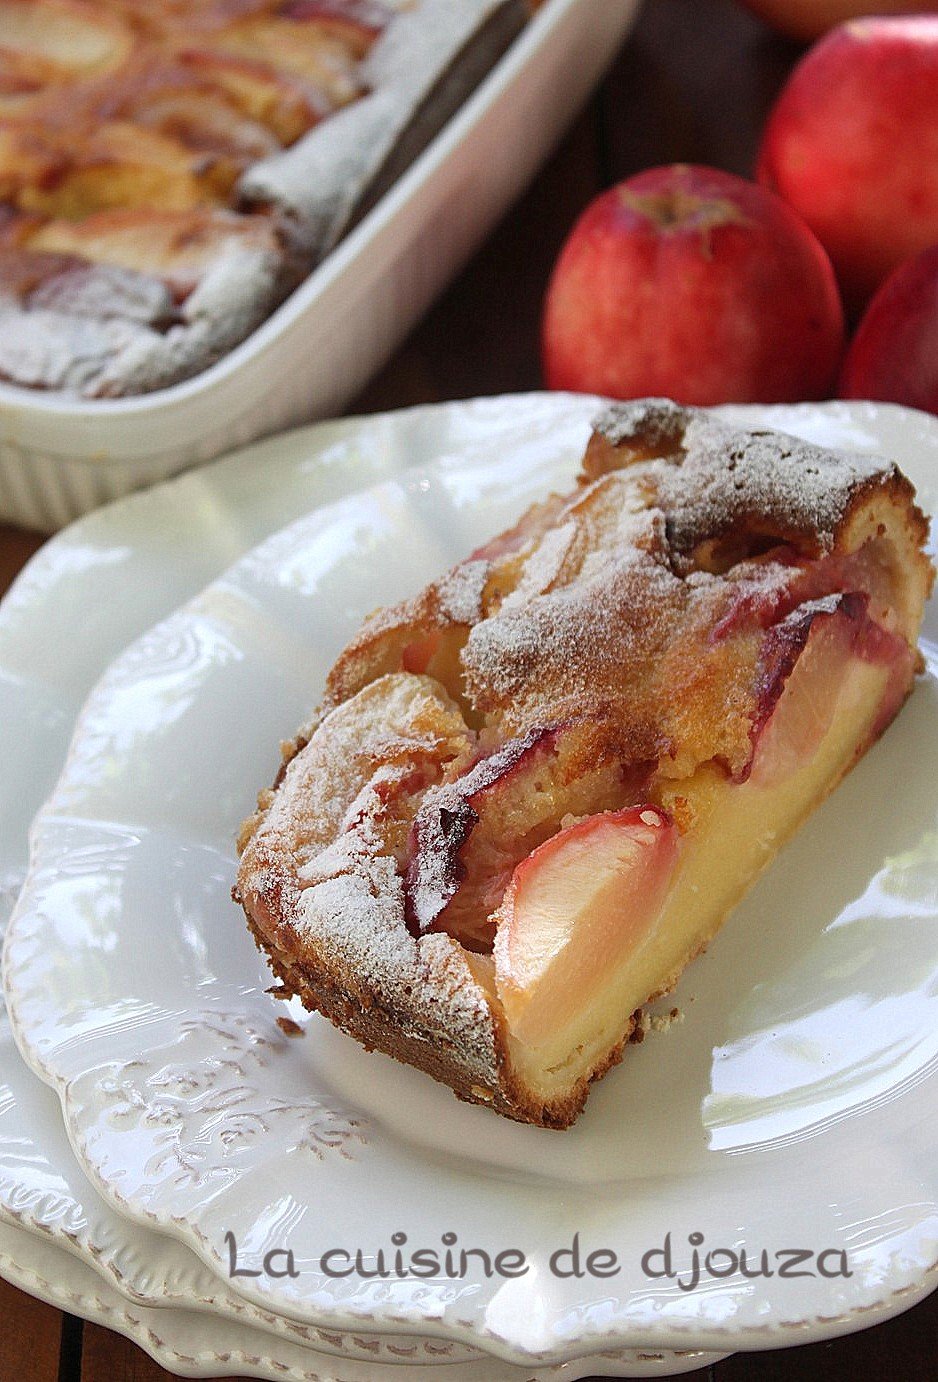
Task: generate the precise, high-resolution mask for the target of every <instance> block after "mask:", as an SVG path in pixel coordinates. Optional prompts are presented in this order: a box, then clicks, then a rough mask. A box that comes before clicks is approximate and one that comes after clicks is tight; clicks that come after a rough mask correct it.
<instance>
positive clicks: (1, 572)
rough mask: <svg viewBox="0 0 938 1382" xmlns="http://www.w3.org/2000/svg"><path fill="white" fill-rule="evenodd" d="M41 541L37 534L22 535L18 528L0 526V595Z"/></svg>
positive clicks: (39, 545) (40, 544)
mask: <svg viewBox="0 0 938 1382" xmlns="http://www.w3.org/2000/svg"><path fill="white" fill-rule="evenodd" d="M43 541H44V539H43V538H42V536H41V535H40V534H39V533H24V532H23V531H22V530H21V529H20V528H10V527H8V526H6V525H5V524H0V595H2V594H3V593H4V591H5V590H6V589H7V588H8V586H9V585H10V582H11V581H12V580H13V577H14V576H15V575H16V574H17V572H18V571H19V570H20V568H21V567H22V566H24V565H25V564H26V562H27V561H28V560H29V558H30V557H31V556H32V554H33V552H35V551H36V550H37V549H38V548H39V547H41V546H42V544H43Z"/></svg>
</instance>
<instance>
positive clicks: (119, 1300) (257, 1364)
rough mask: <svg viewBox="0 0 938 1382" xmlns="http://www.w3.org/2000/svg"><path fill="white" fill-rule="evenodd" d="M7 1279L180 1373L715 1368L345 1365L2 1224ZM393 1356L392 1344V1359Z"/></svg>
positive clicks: (283, 1377) (1, 1259)
mask: <svg viewBox="0 0 938 1382" xmlns="http://www.w3.org/2000/svg"><path fill="white" fill-rule="evenodd" d="M0 1276H3V1277H5V1278H6V1280H7V1281H11V1282H13V1284H14V1285H16V1286H19V1287H21V1288H22V1290H24V1291H28V1292H29V1293H30V1295H33V1296H38V1297H39V1298H40V1300H44V1301H47V1302H48V1303H49V1304H50V1305H55V1306H58V1308H59V1309H60V1310H67V1311H69V1312H70V1313H71V1314H73V1315H80V1316H81V1317H82V1318H83V1319H86V1320H93V1321H94V1323H95V1324H101V1325H104V1326H105V1328H107V1329H113V1330H116V1332H117V1333H118V1334H124V1335H126V1336H127V1338H128V1339H132V1340H133V1341H134V1343H136V1344H139V1345H140V1347H141V1348H142V1349H145V1351H146V1352H147V1353H149V1355H150V1357H151V1358H154V1359H155V1360H156V1361H157V1362H158V1363H160V1364H161V1365H162V1366H163V1367H164V1368H167V1369H168V1370H169V1371H170V1372H172V1373H173V1375H174V1376H175V1375H181V1376H183V1377H218V1375H219V1374H220V1373H223V1374H224V1375H225V1376H226V1377H228V1376H231V1375H232V1374H235V1375H237V1376H243V1377H261V1378H266V1379H269V1382H513V1380H514V1382H567V1379H569V1382H573V1380H574V1379H575V1378H582V1377H622V1376H629V1377H661V1376H665V1377H666V1376H670V1375H671V1374H673V1373H680V1372H686V1371H689V1370H691V1369H695V1368H699V1367H703V1366H705V1365H706V1364H707V1363H708V1362H713V1361H715V1359H714V1356H713V1355H707V1354H692V1353H688V1354H683V1355H679V1356H677V1357H675V1356H674V1355H669V1354H662V1353H658V1354H653V1353H652V1354H640V1353H637V1354H636V1355H635V1356H634V1359H633V1361H632V1362H631V1363H630V1364H629V1366H630V1371H629V1372H628V1373H623V1372H622V1371H621V1370H620V1369H621V1367H622V1362H621V1358H620V1357H619V1355H617V1354H608V1355H607V1354H599V1355H597V1356H596V1357H595V1358H587V1359H582V1360H580V1361H578V1362H571V1363H562V1364H559V1365H558V1366H557V1367H554V1368H541V1369H538V1370H537V1371H536V1372H532V1371H531V1370H530V1368H524V1369H520V1368H512V1367H511V1366H510V1365H508V1364H505V1363H496V1362H494V1361H493V1360H492V1359H485V1358H480V1359H477V1360H472V1359H470V1360H467V1361H465V1362H460V1363H450V1364H446V1363H440V1362H439V1361H436V1362H434V1361H433V1358H432V1341H427V1342H426V1343H422V1344H420V1345H415V1346H414V1348H406V1347H405V1348H401V1349H400V1350H399V1353H400V1355H401V1356H400V1357H399V1358H398V1359H397V1360H396V1362H377V1361H376V1360H375V1358H373V1357H372V1358H367V1359H364V1360H363V1361H360V1362H354V1361H352V1360H350V1359H342V1360H341V1361H340V1360H338V1359H336V1358H334V1357H330V1356H329V1355H328V1354H324V1353H317V1352H315V1351H314V1350H312V1349H308V1348H301V1347H299V1346H298V1345H296V1344H290V1343H286V1342H284V1341H282V1340H280V1341H276V1342H275V1341H273V1340H271V1339H269V1338H265V1337H264V1336H263V1335H259V1334H257V1333H256V1332H255V1331H254V1330H253V1329H250V1328H248V1327H247V1326H245V1325H242V1324H233V1323H232V1322H231V1321H230V1320H222V1321H219V1320H216V1319H213V1318H212V1317H211V1316H208V1315H204V1314H199V1313H197V1312H193V1311H185V1310H154V1309H149V1308H147V1307H146V1306H142V1305H139V1304H138V1305H132V1304H129V1303H128V1302H127V1301H126V1300H125V1299H124V1298H123V1297H122V1296H120V1295H118V1293H117V1292H116V1291H115V1290H114V1289H113V1288H112V1287H109V1286H107V1285H106V1284H105V1283H104V1282H102V1281H101V1280H100V1278H98V1277H97V1276H95V1274H94V1272H93V1271H92V1270H91V1268H90V1267H88V1266H86V1265H85V1264H84V1263H82V1262H80V1261H78V1260H77V1259H76V1258H74V1257H68V1256H66V1255H65V1253H63V1252H62V1250H61V1249H60V1248H57V1247H56V1246H55V1245H54V1244H53V1243H49V1242H43V1241H42V1240H41V1239H40V1238H36V1237H34V1236H33V1235H31V1234H28V1233H24V1232H23V1231H22V1230H21V1229H18V1228H16V1227H13V1226H12V1225H10V1224H7V1223H4V1222H0ZM418 1347H419V1348H420V1349H421V1350H422V1351H423V1355H424V1356H423V1359H422V1360H419V1361H414V1359H413V1357H412V1356H408V1355H413V1353H414V1352H415V1351H416V1348H418ZM393 1351H394V1346H393V1343H392V1344H391V1345H390V1346H389V1348H388V1349H387V1350H386V1352H387V1353H388V1354H390V1353H393Z"/></svg>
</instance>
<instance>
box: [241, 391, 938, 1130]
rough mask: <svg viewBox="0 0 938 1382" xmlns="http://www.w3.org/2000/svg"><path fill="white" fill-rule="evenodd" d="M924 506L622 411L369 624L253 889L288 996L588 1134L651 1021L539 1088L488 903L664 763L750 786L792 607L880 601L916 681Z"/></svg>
mask: <svg viewBox="0 0 938 1382" xmlns="http://www.w3.org/2000/svg"><path fill="white" fill-rule="evenodd" d="M913 500H914V495H913V490H912V487H911V485H910V484H909V482H908V481H907V480H906V478H905V477H904V476H903V475H902V474H901V473H900V472H899V471H898V469H897V468H896V467H895V466H894V465H892V464H891V463H889V462H887V461H883V460H881V459H878V458H868V457H857V456H845V455H838V454H834V453H827V452H823V451H820V450H818V449H816V448H813V447H809V446H807V445H806V444H803V443H801V442H796V441H795V440H794V439H792V438H789V437H782V436H779V435H776V434H769V433H765V432H757V433H747V432H742V431H739V430H738V429H730V428H727V427H726V426H724V425H723V424H721V423H719V422H716V421H715V420H714V419H712V418H711V417H710V416H709V415H706V414H703V413H699V412H690V411H688V410H685V409H680V408H677V407H675V406H674V405H671V404H667V403H665V402H662V401H660V400H652V401H649V402H645V403H640V404H635V405H624V406H622V407H621V408H618V409H616V410H614V411H613V412H612V413H611V414H609V415H607V416H606V417H605V418H604V419H601V421H600V423H599V426H598V429H597V433H596V435H595V436H594V438H593V440H592V441H591V443H590V447H589V449H588V452H587V456H586V460H585V465H584V474H583V476H582V478H581V481H580V484H579V487H578V489H577V490H576V491H575V492H574V493H573V494H572V495H570V496H568V497H567V498H558V497H554V498H552V499H551V500H549V501H548V502H547V503H546V504H544V505H539V506H536V507H535V508H534V509H532V510H531V511H530V512H529V514H528V515H526V516H525V517H524V518H523V519H522V520H521V522H520V523H519V524H518V525H516V527H515V528H514V529H512V530H510V532H509V533H507V534H505V535H503V537H502V538H496V539H495V540H493V541H492V542H491V543H489V544H486V546H485V547H484V548H482V549H480V551H478V552H476V553H474V554H473V556H472V557H470V558H469V559H468V560H467V561H466V562H463V563H461V564H460V565H459V566H457V567H456V568H454V570H453V571H452V572H450V573H448V575H447V576H445V577H443V578H442V579H441V580H440V581H437V582H435V583H434V584H433V585H432V586H430V587H429V588H428V589H427V590H425V591H423V592H422V593H421V594H420V595H418V596H417V597H416V598H415V599H414V600H412V601H409V602H406V603H405V604H403V605H400V606H398V607H396V608H394V609H392V610H389V611H381V612H379V613H378V614H376V615H374V616H372V617H371V619H369V620H368V621H366V624H365V626H364V628H363V630H362V632H361V634H360V635H359V636H358V637H357V638H356V639H354V640H353V642H352V644H351V645H350V646H349V648H348V649H346V651H345V652H344V653H343V654H342V655H341V656H340V658H339V659H338V661H337V663H336V665H335V667H334V668H333V670H332V672H331V673H330V676H329V679H328V682H327V690H326V699H325V702H324V706H323V709H322V712H321V714H320V715H319V716H318V717H317V720H316V721H315V724H314V726H313V727H310V728H309V729H308V730H306V731H304V732H303V733H302V734H301V735H299V736H298V737H297V739H296V740H293V741H291V742H290V743H289V744H288V745H286V746H285V747H284V761H283V765H282V767H281V770H280V772H279V774H278V777H277V782H276V784H275V789H274V790H273V791H272V792H267V793H265V794H263V795H262V798H261V801H260V809H259V811H258V813H257V815H256V816H255V817H253V818H252V819H251V821H250V822H249V823H248V825H247V827H246V829H245V832H244V835H243V839H242V842H241V843H242V846H243V849H244V853H243V858H242V863H241V869H240V872H239V879H238V888H237V896H238V899H239V900H240V901H241V903H242V905H243V907H244V909H245V912H246V913H247V916H248V920H249V924H250V926H251V929H252V931H253V933H254V935H255V938H256V939H257V941H258V944H259V945H261V946H262V947H263V948H264V949H266V950H267V952H268V953H269V954H270V956H271V958H272V962H273V964H274V967H275V970H276V972H277V974H278V976H279V977H280V979H281V981H282V983H283V985H284V988H285V990H286V991H288V992H290V993H296V994H298V995H299V996H300V998H301V999H302V1001H303V1002H304V1003H306V1004H307V1005H308V1006H311V1007H315V1008H317V1009H318V1010H320V1011H321V1012H323V1013H325V1015H326V1016H328V1017H329V1018H330V1019H331V1020H332V1021H334V1022H336V1024H337V1025H339V1026H341V1027H342V1028H343V1029H344V1030H346V1031H348V1032H350V1033H351V1034H352V1035H353V1036H355V1037H357V1038H358V1039H359V1040H360V1041H362V1042H363V1043H364V1044H366V1045H367V1046H369V1047H375V1048H378V1049H380V1050H383V1051H385V1052H387V1053H388V1054H390V1055H393V1056H396V1057H397V1058H398V1059H401V1060H404V1061H406V1062H408V1063H409V1064H413V1065H416V1066H418V1067H419V1068H420V1069H422V1070H425V1071H427V1072H428V1073H430V1074H431V1075H433V1076H434V1077H435V1078H437V1079H440V1080H443V1081H444V1082H445V1083H447V1084H449V1085H450V1086H451V1087H452V1088H453V1089H454V1090H455V1091H456V1092H457V1094H458V1095H459V1096H460V1097H461V1098H465V1099H469V1100H472V1101H475V1102H482V1103H488V1104H489V1105H490V1106H492V1107H493V1108H495V1109H496V1110H497V1111H498V1112H501V1113H504V1114H506V1115H508V1116H509V1117H513V1118H518V1119H521V1120H522V1121H526V1122H532V1123H536V1124H538V1125H541V1126H549V1127H565V1126H567V1125H568V1124H569V1123H570V1122H572V1121H573V1119H574V1118H575V1117H576V1115H577V1114H578V1112H579V1111H580V1109H581V1108H582V1106H583V1103H584V1102H585V1099H586V1096H587V1093H588V1087H589V1081H590V1080H591V1079H595V1078H599V1076H600V1075H601V1074H603V1073H604V1071H605V1070H606V1069H608V1068H609V1066H610V1065H611V1064H614V1063H615V1062H616V1061H617V1060H618V1059H619V1058H620V1056H621V1052H622V1049H623V1046H624V1044H625V1042H626V1041H627V1040H628V1039H629V1038H630V1036H631V1035H632V1033H633V1032H634V1031H635V1030H636V1015H633V1017H632V1018H631V1019H630V1020H629V1021H628V1022H624V1023H623V1030H622V1035H621V1041H619V1042H618V1043H617V1044H616V1045H615V1047H614V1048H613V1049H611V1050H608V1051H605V1052H602V1053H601V1054H600V1055H599V1056H598V1057H597V1060H596V1062H595V1063H594V1066H593V1068H592V1069H590V1070H589V1071H588V1073H587V1074H586V1075H583V1076H580V1077H578V1078H577V1079H576V1080H574V1081H572V1082H571V1084H570V1086H568V1087H565V1088H562V1089H561V1090H560V1092H559V1093H558V1094H556V1095H552V1096H551V1097H550V1098H549V1099H545V1098H544V1097H541V1096H539V1095H538V1094H537V1092H536V1091H535V1090H534V1089H532V1088H529V1087H527V1086H526V1084H525V1082H524V1080H522V1079H521V1077H520V1076H519V1074H518V1071H517V1069H516V1068H515V1066H514V1064H513V1061H512V1057H511V1043H510V1041H509V1040H508V1037H507V1035H506V1032H505V1029H504V1022H503V1018H502V1015H501V1008H500V1004H499V1002H498V999H497V996H496V989H495V984H494V979H493V970H492V964H491V957H490V955H489V954H488V953H485V952H486V949H487V944H490V937H489V935H488V933H487V931H486V928H485V924H484V923H485V922H486V919H487V916H488V908H489V906H490V903H491V897H490V895H489V894H490V891H491V890H490V889H489V890H488V891H487V890H486V888H485V887H481V888H479V887H476V884H477V883H478V882H479V881H480V878H481V881H482V882H483V883H484V882H485V878H486V877H488V876H489V875H488V874H486V872H485V871H486V870H489V871H491V870H492V869H493V868H505V869H507V870H508V872H509V873H510V869H511V867H513V865H514V863H515V862H517V860H518V859H519V858H522V857H525V856H526V854H528V853H530V850H531V849H532V848H533V847H534V846H535V845H536V844H537V843H538V842H539V841H540V840H542V839H543V838H547V837H549V835H550V834H551V833H554V832H556V831H557V830H558V829H560V828H561V826H562V823H563V820H564V819H565V818H566V816H567V814H568V813H570V812H571V811H572V813H573V814H574V815H580V814H592V813H593V812H595V811H598V810H605V809H609V807H610V806H611V805H613V804H614V802H611V801H610V796H609V794H610V792H612V793H616V792H618V793H621V794H622V795H623V800H624V798H625V797H627V798H628V800H629V801H631V800H633V798H634V799H637V798H636V797H635V794H636V793H637V792H638V793H640V792H641V787H640V784H642V783H644V782H646V781H647V779H648V774H649V772H650V770H651V768H652V767H653V769H654V771H655V773H656V774H657V779H658V781H659V782H664V781H666V780H670V779H674V780H675V783H676V786H675V792H676V796H675V799H679V796H680V793H679V782H680V779H682V778H684V777H687V776H689V775H691V774H693V773H694V772H695V771H696V770H697V769H699V768H700V767H701V766H706V765H708V764H715V765H717V766H718V767H719V768H720V769H721V770H722V771H724V772H726V773H728V774H730V775H732V776H733V777H737V778H742V777H744V776H745V775H746V773H747V771H748V765H749V763H750V761H751V757H752V751H753V742H754V740H753V735H754V732H755V729H756V727H757V726H758V724H760V723H762V722H763V720H764V714H765V707H764V704H763V703H762V701H761V700H760V697H764V695H765V684H766V665H765V661H764V658H765V642H766V638H765V635H766V631H767V629H772V630H775V629H777V628H782V627H783V626H784V627H787V625H785V620H786V617H787V616H788V615H789V614H790V613H791V612H792V611H795V612H796V613H797V612H799V611H802V610H812V609H820V608H825V609H826V608H827V605H828V604H830V605H831V607H833V605H835V604H836V603H837V601H838V599H840V598H841V596H839V595H838V594H837V592H843V591H848V592H849V591H859V592H861V593H860V594H859V595H848V596H847V597H845V598H847V599H848V601H850V602H852V604H853V605H856V606H857V607H858V608H859V607H861V606H862V608H863V609H867V608H868V609H869V612H870V614H871V616H872V618H873V621H874V623H877V621H879V622H880V623H882V624H883V625H884V627H885V628H886V629H887V630H889V632H888V635H887V636H888V637H890V638H894V639H898V640H899V643H900V646H901V647H902V648H903V649H905V651H904V655H903V657H904V661H903V662H902V666H903V667H904V668H905V671H903V672H901V673H900V676H903V677H905V678H906V681H908V680H909V678H910V677H911V670H910V669H911V665H912V659H911V658H910V656H909V653H908V648H909V647H912V646H914V642H915V638H916V636H917V631H918V627H919V624H920V622H921V617H922V610H923V605H924V601H925V599H926V597H927V594H928V592H929V590H930V588H931V583H932V578H933V573H932V570H931V566H930V563H929V562H928V560H927V558H926V557H925V556H924V554H923V553H922V551H921V546H922V543H923V540H924V537H925V535H926V533H927V523H926V521H925V519H924V517H923V516H922V514H921V513H920V511H919V510H918V509H917V508H916V507H915V505H914V502H913ZM793 617H794V616H793ZM795 622H796V623H797V622H798V620H797V619H795ZM877 626H878V624H877ZM907 691H908V684H903V685H901V686H899V685H897V686H896V688H895V698H894V700H893V701H891V702H890V710H889V714H888V715H887V716H886V717H885V719H884V720H882V721H877V724H876V730H875V732H876V733H879V732H881V731H882V729H883V728H885V724H886V723H887V722H888V719H889V718H891V715H892V714H893V713H895V711H896V710H897V709H898V706H899V704H901V701H902V698H903V696H904V695H905V694H906V693H907ZM760 716H761V717H762V719H760ZM863 747H865V745H861V746H859V750H860V751H862V749H863ZM610 764H612V765H615V768H616V772H617V773H618V774H619V776H618V777H613V778H611V777H610V775H609V771H608V769H609V765H610ZM617 784H618V785H617ZM529 787H530V789H531V790H532V791H535V792H536V793H537V794H538V796H537V802H536V810H535V808H534V807H532V806H531V804H530V801H529V799H528V797H527V796H526V793H527V792H528V789H529ZM493 788H494V789H497V790H493ZM591 794H592V796H591ZM672 795H675V793H672ZM643 799H644V798H643ZM519 802H520V806H519V805H518V803H519ZM467 840H470V841H471V842H472V843H473V845H474V850H475V852H473V853H470V852H468V849H467V847H466V841H467ZM475 846H478V847H477V848H475ZM441 859H444V860H448V863H441V862H440V860H441ZM428 860H429V862H427V861H428ZM493 860H494V863H493ZM447 868H449V869H451V870H452V872H451V873H450V874H449V875H448V874H447ZM473 870H475V871H476V874H475V875H473V872H472V871H473ZM480 870H481V871H482V872H481V874H480V873H479V871H480ZM467 896H468V897H469V898H470V899H475V903H474V905H481V904H479V903H478V899H485V906H484V907H483V908H482V910H483V912H484V913H485V915H481V916H480V917H479V918H476V919H473V917H472V916H471V915H468V914H467V911H466V909H465V908H463V910H462V911H460V910H459V907H458V906H456V905H454V904H453V901H452V899H453V898H454V897H455V899H456V902H458V901H459V899H460V898H465V897H467ZM476 952H482V953H476ZM674 977H675V978H676V977H677V976H674Z"/></svg>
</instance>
